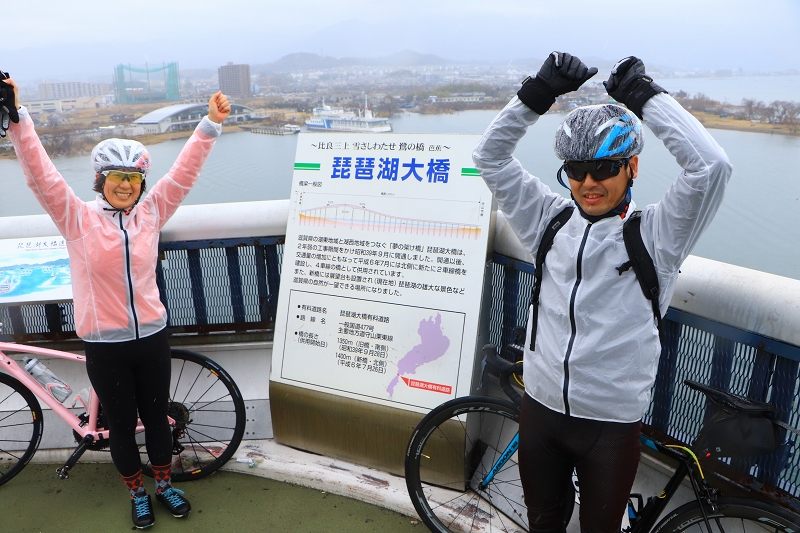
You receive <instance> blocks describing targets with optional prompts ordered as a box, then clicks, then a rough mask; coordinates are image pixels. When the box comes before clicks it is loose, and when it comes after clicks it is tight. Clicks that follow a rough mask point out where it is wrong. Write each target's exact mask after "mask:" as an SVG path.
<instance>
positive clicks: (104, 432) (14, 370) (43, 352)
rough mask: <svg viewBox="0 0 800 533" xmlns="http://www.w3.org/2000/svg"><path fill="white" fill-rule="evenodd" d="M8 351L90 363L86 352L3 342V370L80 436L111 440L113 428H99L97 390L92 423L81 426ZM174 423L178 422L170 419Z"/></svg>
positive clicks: (0, 350) (0, 362)
mask: <svg viewBox="0 0 800 533" xmlns="http://www.w3.org/2000/svg"><path fill="white" fill-rule="evenodd" d="M4 352H14V353H24V354H30V355H35V356H45V357H54V358H58V359H66V360H68V361H73V362H75V363H84V364H85V363H86V357H85V356H83V355H75V354H72V353H68V352H60V351H58V350H50V349H48V348H38V347H34V346H25V345H24V344H13V343H8V342H0V370H3V371H5V372H6V373H8V374H10V375H11V376H13V377H15V378H16V379H17V380H19V381H20V382H21V383H22V384H23V385H25V387H27V388H28V390H30V391H31V392H32V393H33V394H35V395H36V396H37V397H38V398H39V399H40V400H41V401H42V402H44V403H45V404H46V405H47V406H48V407H50V409H52V411H53V413H55V414H56V415H58V417H59V418H61V419H62V420H63V421H64V422H66V423H67V425H69V427H70V428H72V429H73V430H74V431H75V432H76V433H77V434H78V435H79V436H80V437H81V439H85V438H86V437H87V436H91V437H92V441H97V440H99V439H108V433H109V430H108V429H105V428H99V429H98V427H97V413H98V411H99V408H100V400H99V399H98V398H97V395H96V394H95V393H94V389H90V390H89V391H90V392H89V405H87V406H85V407H86V412H87V414H88V415H89V422H88V423H87V424H85V425H83V426H81V423H82V421H81V419H80V418H79V417H78V416H77V415H76V414H74V413H73V412H72V411H70V409H69V408H68V407H66V406H65V405H64V404H62V403H61V402H59V401H58V400H56V399H55V398H54V397H52V396H51V395H50V394H49V393H48V392H47V391H46V390H44V388H43V387H42V386H41V385H40V384H39V382H38V381H36V380H35V379H34V378H33V376H31V375H30V374H28V373H27V372H25V369H24V368H22V367H21V366H20V365H19V363H17V361H15V360H14V359H12V358H10V357H9V356H8V355H6V354H5V353H4ZM170 422H171V423H174V421H172V420H171V421H170ZM136 431H137V432H140V431H144V426H143V425H141V423H139V424H137V426H136Z"/></svg>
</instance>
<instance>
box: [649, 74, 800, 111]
mask: <svg viewBox="0 0 800 533" xmlns="http://www.w3.org/2000/svg"><path fill="white" fill-rule="evenodd" d="M657 81H658V83H659V85H661V86H663V87H664V88H665V89H666V90H668V91H669V92H671V93H676V92H678V91H686V92H687V93H689V95H691V96H694V95H696V94H697V93H703V94H705V95H706V96H709V97H711V99H713V100H717V101H718V102H726V103H728V104H734V105H739V104H741V103H742V98H755V99H756V100H761V101H762V102H764V103H766V104H769V103H771V102H774V101H775V100H788V101H790V102H800V76H730V77H721V78H659V79H658V80H657Z"/></svg>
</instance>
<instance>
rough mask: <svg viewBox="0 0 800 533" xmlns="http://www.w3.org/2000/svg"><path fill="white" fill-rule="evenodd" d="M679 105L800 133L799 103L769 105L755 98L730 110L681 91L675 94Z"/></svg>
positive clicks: (728, 107)
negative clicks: (779, 126) (726, 114)
mask: <svg viewBox="0 0 800 533" xmlns="http://www.w3.org/2000/svg"><path fill="white" fill-rule="evenodd" d="M675 98H677V99H678V100H679V101H680V103H681V105H683V106H684V107H685V108H687V109H689V110H692V111H701V112H705V113H714V114H718V113H725V112H728V113H731V114H732V115H733V116H734V118H738V119H741V120H759V121H761V122H766V123H769V124H781V125H784V126H786V127H787V128H788V130H789V132H791V133H797V132H798V131H800V103H798V102H790V101H786V100H775V101H774V102H772V103H770V104H765V103H764V102H762V101H760V100H757V99H755V98H743V99H742V104H741V105H740V106H736V108H735V109H731V106H730V105H728V104H724V103H721V102H717V101H716V100H713V99H712V98H710V97H708V96H706V95H705V94H703V93H698V94H696V95H694V96H689V95H688V94H686V93H685V92H683V91H679V92H678V93H676V94H675Z"/></svg>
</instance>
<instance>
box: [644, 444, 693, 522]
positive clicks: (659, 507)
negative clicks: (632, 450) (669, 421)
mask: <svg viewBox="0 0 800 533" xmlns="http://www.w3.org/2000/svg"><path fill="white" fill-rule="evenodd" d="M641 441H642V444H643V445H644V446H647V447H648V448H651V449H653V450H656V451H659V452H661V453H663V454H665V455H667V456H668V457H671V458H672V459H675V460H677V461H678V468H676V469H675V473H674V474H673V475H672V477H671V478H670V479H669V481H667V484H666V485H665V486H664V489H663V490H662V491H661V493H660V494H659V495H658V496H656V497H653V498H650V499H649V500H648V501H647V504H646V505H644V507H642V506H641V504H642V503H643V502H642V500H641V495H637V496H639V497H640V499H639V504H640V507H639V510H638V512H637V513H636V516H635V517H631V518H632V521H633V522H634V523H633V525H632V527H631V529H630V532H631V533H644V532H647V531H651V530H652V529H653V527H655V525H656V523H657V521H658V519H659V517H660V516H661V513H662V512H664V509H666V507H667V505H668V504H669V502H670V500H671V499H672V497H673V496H674V495H675V492H677V490H678V487H680V485H681V483H682V482H683V479H684V478H685V477H686V476H687V475H688V476H689V479H690V480H691V483H692V488H693V489H694V493H695V497H696V498H697V499H698V500H701V499H702V496H701V495H700V488H699V487H698V486H697V481H696V480H695V478H694V476H693V475H692V472H691V470H690V468H689V462H688V461H687V459H686V457H685V456H684V455H682V454H681V453H679V452H677V451H675V450H673V449H672V448H668V447H666V446H665V445H663V444H661V443H660V442H658V441H655V440H653V439H651V438H650V437H647V436H644V435H643V436H642V437H641ZM631 496H633V495H631Z"/></svg>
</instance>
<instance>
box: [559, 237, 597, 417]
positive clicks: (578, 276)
mask: <svg viewBox="0 0 800 533" xmlns="http://www.w3.org/2000/svg"><path fill="white" fill-rule="evenodd" d="M590 229H592V224H591V223H589V224H587V225H586V231H584V232H583V240H582V241H581V246H580V248H578V261H577V262H578V264H577V268H576V271H575V285H574V286H573V287H572V295H571V296H570V298H569V324H570V326H571V328H572V333H571V334H570V336H569V344H567V353H566V355H565V356H564V414H565V415H567V416H569V395H568V393H567V391H568V390H569V356H570V355H571V354H572V346H573V345H574V344H575V336H576V335H577V333H578V328H577V326H576V324H575V296H576V295H577V294H578V286H579V285H580V284H581V276H582V273H583V268H582V266H581V265H582V263H583V249H584V248H585V247H586V240H587V239H588V238H589V230H590Z"/></svg>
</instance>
